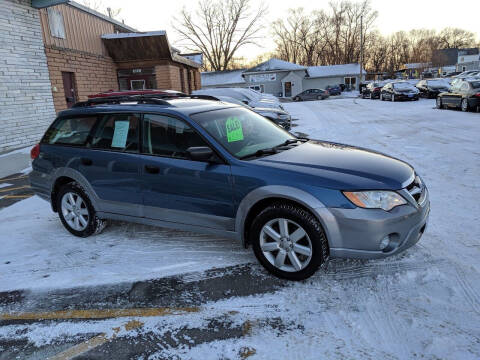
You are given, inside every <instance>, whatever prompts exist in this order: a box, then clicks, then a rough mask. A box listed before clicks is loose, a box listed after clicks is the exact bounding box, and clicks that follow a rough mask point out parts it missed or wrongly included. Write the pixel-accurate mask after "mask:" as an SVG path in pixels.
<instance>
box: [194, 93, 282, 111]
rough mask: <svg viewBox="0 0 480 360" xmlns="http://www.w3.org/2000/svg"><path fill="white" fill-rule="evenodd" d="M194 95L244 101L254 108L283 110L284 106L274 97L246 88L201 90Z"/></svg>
mask: <svg viewBox="0 0 480 360" xmlns="http://www.w3.org/2000/svg"><path fill="white" fill-rule="evenodd" d="M192 94H193V95H212V96H217V95H218V96H229V97H232V98H234V99H237V100H240V101H242V102H243V103H244V104H247V105H249V106H251V107H253V108H256V107H260V108H275V109H281V110H284V109H283V105H282V104H281V103H280V101H279V100H278V98H276V97H274V96H273V95H268V96H267V95H264V94H262V93H259V92H257V91H255V90H251V89H246V88H214V89H201V90H195V91H192Z"/></svg>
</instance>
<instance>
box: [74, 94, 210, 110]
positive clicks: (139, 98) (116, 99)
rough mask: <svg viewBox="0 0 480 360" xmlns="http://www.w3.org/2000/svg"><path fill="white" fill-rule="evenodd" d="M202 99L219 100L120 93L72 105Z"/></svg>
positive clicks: (161, 102)
mask: <svg viewBox="0 0 480 360" xmlns="http://www.w3.org/2000/svg"><path fill="white" fill-rule="evenodd" d="M178 98H189V99H202V100H214V101H219V99H218V98H216V97H215V96H210V95H186V94H180V93H179V94H143V95H121V96H107V97H98V98H91V99H88V100H87V101H80V102H77V103H75V104H74V105H73V107H74V108H78V107H87V106H92V105H101V104H120V103H122V102H131V101H136V102H138V103H139V104H155V105H171V104H170V103H169V102H167V101H166V99H178Z"/></svg>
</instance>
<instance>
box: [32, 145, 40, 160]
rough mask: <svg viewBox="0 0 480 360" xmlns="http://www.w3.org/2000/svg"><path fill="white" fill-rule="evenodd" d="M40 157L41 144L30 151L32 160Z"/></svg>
mask: <svg viewBox="0 0 480 360" xmlns="http://www.w3.org/2000/svg"><path fill="white" fill-rule="evenodd" d="M38 155H40V144H37V145H35V146H34V147H33V148H32V150H30V157H31V158H32V160H35V159H36V158H37V157H38Z"/></svg>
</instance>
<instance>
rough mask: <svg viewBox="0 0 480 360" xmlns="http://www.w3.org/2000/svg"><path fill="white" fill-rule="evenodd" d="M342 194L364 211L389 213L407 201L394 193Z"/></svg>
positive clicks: (365, 192) (359, 192)
mask: <svg viewBox="0 0 480 360" xmlns="http://www.w3.org/2000/svg"><path fill="white" fill-rule="evenodd" d="M343 194H344V195H345V196H346V197H347V199H348V200H350V201H351V202H352V203H354V204H355V205H357V206H358V207H361V208H364V209H383V210H385V211H390V210H392V209H393V208H394V207H396V206H400V205H405V204H406V203H407V201H406V200H405V199H404V198H403V197H402V196H401V195H400V194H397V193H396V192H394V191H352V192H351V191H344V192H343Z"/></svg>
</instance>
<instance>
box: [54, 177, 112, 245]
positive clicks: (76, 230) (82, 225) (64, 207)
mask: <svg viewBox="0 0 480 360" xmlns="http://www.w3.org/2000/svg"><path fill="white" fill-rule="evenodd" d="M56 201H57V204H56V205H57V210H58V215H59V216H60V220H61V221H62V224H63V226H65V228H66V229H67V230H68V231H69V232H70V233H72V234H73V235H75V236H79V237H87V236H90V235H93V234H96V233H100V232H101V231H102V230H103V229H104V228H105V225H106V222H105V220H102V219H99V218H98V217H97V216H96V214H95V209H94V208H93V206H92V203H91V202H90V199H89V198H88V196H87V194H86V193H85V191H84V190H83V188H82V187H81V186H80V185H79V184H77V183H75V182H72V183H68V184H66V185H64V186H62V187H61V188H60V190H59V192H58V194H57V197H56Z"/></svg>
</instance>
